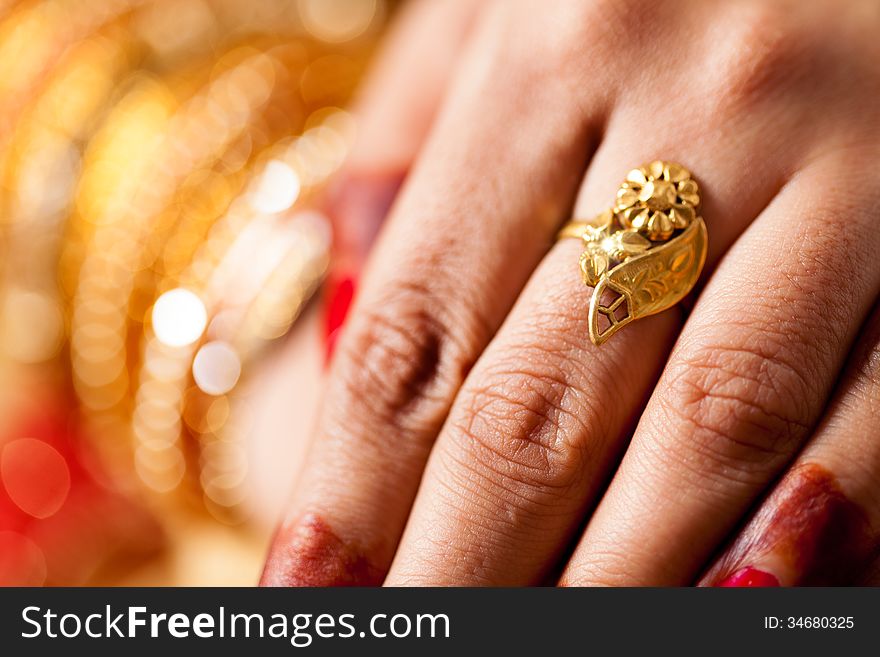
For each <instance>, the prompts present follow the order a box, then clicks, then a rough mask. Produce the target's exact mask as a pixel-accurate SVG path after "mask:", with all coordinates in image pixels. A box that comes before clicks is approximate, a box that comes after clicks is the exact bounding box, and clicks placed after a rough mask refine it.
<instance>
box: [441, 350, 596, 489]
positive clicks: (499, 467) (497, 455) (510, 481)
mask: <svg viewBox="0 0 880 657" xmlns="http://www.w3.org/2000/svg"><path fill="white" fill-rule="evenodd" d="M520 355H522V354H520ZM546 357H547V355H546V354H544V359H545V362H542V364H541V366H540V369H532V370H528V369H523V368H521V367H520V368H516V369H515V370H511V369H506V368H505V369H503V370H502V369H496V370H495V371H494V372H492V373H491V374H490V375H489V376H488V377H487V378H486V380H485V381H484V382H483V383H482V384H481V385H480V386H479V387H478V388H472V389H470V390H467V391H463V392H462V396H463V398H462V400H461V403H460V404H459V405H458V406H457V408H456V411H455V412H454V414H453V416H452V417H451V418H450V422H451V425H450V426H451V429H452V431H451V432H450V435H451V440H450V444H449V449H450V450H451V451H453V452H454V454H455V458H456V460H457V461H460V462H466V463H468V464H470V465H469V467H471V468H475V469H476V470H477V474H478V476H480V477H481V478H487V477H488V478H490V479H493V480H499V479H500V480H501V481H502V482H503V485H504V486H505V487H506V488H507V489H508V490H509V491H511V493H513V494H514V495H518V496H522V497H525V498H528V499H530V500H531V499H535V497H536V496H538V497H540V495H547V496H549V498H551V499H553V498H559V497H566V496H568V495H569V493H570V492H571V491H572V489H573V488H575V487H577V486H578V484H579V483H580V481H581V477H582V473H583V472H584V469H585V468H584V465H585V463H586V462H587V461H588V460H589V458H590V454H589V449H588V448H587V441H586V440H585V439H584V437H585V434H586V425H585V421H586V417H587V416H589V415H592V414H591V413H590V411H589V409H585V408H584V404H583V401H582V400H580V399H575V397H576V393H575V392H574V391H573V389H572V388H571V387H570V385H569V384H568V382H567V377H566V375H565V374H564V370H562V369H560V368H555V367H552V366H550V367H548V364H547V362H546ZM538 362H541V361H538Z"/></svg>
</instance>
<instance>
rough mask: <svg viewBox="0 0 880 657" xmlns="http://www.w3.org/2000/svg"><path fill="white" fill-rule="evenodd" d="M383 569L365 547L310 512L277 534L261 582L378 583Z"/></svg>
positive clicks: (307, 583)
mask: <svg viewBox="0 0 880 657" xmlns="http://www.w3.org/2000/svg"><path fill="white" fill-rule="evenodd" d="M382 579H383V573H382V571H381V570H380V569H378V568H376V567H375V566H373V565H372V564H371V563H370V561H369V559H368V558H367V557H366V555H365V554H364V553H363V551H362V550H361V549H360V548H359V546H357V545H356V544H353V543H346V542H345V541H343V540H342V539H341V538H339V536H337V535H336V533H334V532H333V530H332V529H331V528H330V526H329V525H328V524H327V523H326V522H325V521H324V520H323V519H322V518H320V517H319V516H317V515H314V514H308V515H305V516H303V517H302V518H301V519H300V520H299V521H298V522H297V523H295V524H293V525H291V526H290V527H289V528H287V529H284V530H282V531H281V533H280V534H279V535H278V536H277V537H276V538H275V541H274V545H273V547H272V551H271V554H270V555H269V559H268V561H267V563H266V568H265V570H264V571H263V576H262V578H261V580H260V584H261V585H262V586H379V585H380V584H381V583H382Z"/></svg>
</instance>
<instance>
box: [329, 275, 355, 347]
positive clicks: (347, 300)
mask: <svg viewBox="0 0 880 657" xmlns="http://www.w3.org/2000/svg"><path fill="white" fill-rule="evenodd" d="M355 288H356V283H355V279H354V277H353V276H342V277H340V278H337V279H336V280H335V281H332V282H331V284H330V285H329V286H328V293H327V302H326V305H325V311H324V341H325V344H326V349H327V353H326V357H327V358H326V359H327V361H328V362H329V360H330V357H331V356H332V355H333V349H334V348H335V346H336V339H337V338H338V337H339V330H340V329H341V328H342V325H343V324H344V323H345V318H346V317H347V316H348V309H349V307H350V306H351V300H352V299H353V298H354V292H355Z"/></svg>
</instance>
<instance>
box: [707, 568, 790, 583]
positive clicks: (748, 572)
mask: <svg viewBox="0 0 880 657" xmlns="http://www.w3.org/2000/svg"><path fill="white" fill-rule="evenodd" d="M715 586H719V587H735V588H739V587H748V588H758V587H769V586H780V584H779V580H778V579H777V578H776V576H775V575H772V574H770V573H768V572H765V571H763V570H759V569H757V568H753V567H751V566H747V567H746V568H741V569H740V570H737V571H736V572H735V573H733V574H732V575H728V576H727V577H725V578H724V579H723V580H721V581H720V582H718V583H717V584H716V585H715Z"/></svg>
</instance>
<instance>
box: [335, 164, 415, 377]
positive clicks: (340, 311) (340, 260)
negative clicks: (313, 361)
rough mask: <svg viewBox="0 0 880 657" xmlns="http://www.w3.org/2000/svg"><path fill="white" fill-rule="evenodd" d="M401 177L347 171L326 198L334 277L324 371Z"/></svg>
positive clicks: (392, 174) (383, 173)
mask: <svg viewBox="0 0 880 657" xmlns="http://www.w3.org/2000/svg"><path fill="white" fill-rule="evenodd" d="M405 176H406V172H404V171H394V172H373V173H367V172H364V171H355V172H352V171H349V172H347V173H345V174H343V175H341V176H340V177H339V178H338V179H337V180H336V182H335V184H334V185H333V186H332V187H331V189H330V190H329V191H328V194H327V197H326V198H325V202H324V206H325V207H324V211H325V213H326V214H327V216H328V217H330V221H331V224H332V225H333V242H334V243H333V273H332V274H331V275H330V277H329V281H328V283H327V287H326V290H327V292H326V295H325V299H326V305H325V311H324V312H325V315H324V341H325V345H326V354H325V356H326V358H325V366H326V365H327V364H328V363H329V362H330V358H331V356H332V355H333V350H334V348H335V346H336V342H337V338H338V337H339V331H340V329H341V327H342V325H343V323H344V322H345V318H346V316H347V315H348V308H349V306H350V305H351V300H352V298H353V297H354V292H355V289H356V288H357V277H358V275H359V273H360V271H361V270H362V268H363V266H364V263H365V261H366V259H367V255H368V254H369V251H370V248H371V247H372V244H373V242H374V241H375V239H376V235H377V234H378V232H379V228H380V227H381V226H382V223H383V222H384V220H385V217H386V215H387V214H388V211H389V209H390V208H391V204H392V203H393V202H394V198H395V197H396V196H397V192H398V190H399V189H400V186H401V184H402V183H403V180H404V178H405Z"/></svg>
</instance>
